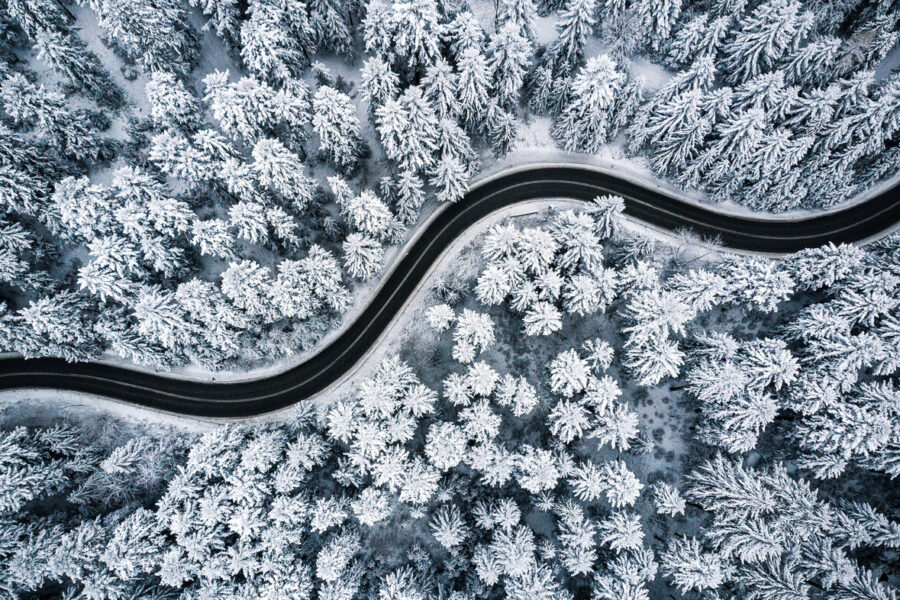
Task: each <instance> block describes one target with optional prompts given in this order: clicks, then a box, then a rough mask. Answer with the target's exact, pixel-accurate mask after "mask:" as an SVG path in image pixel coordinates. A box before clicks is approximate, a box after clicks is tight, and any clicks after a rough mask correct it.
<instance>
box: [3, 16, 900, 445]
mask: <svg viewBox="0 0 900 600" xmlns="http://www.w3.org/2000/svg"><path fill="white" fill-rule="evenodd" d="M81 4H83V5H82V6H80V7H78V8H77V9H70V8H68V7H67V6H66V5H64V4H61V3H58V2H52V1H49V0H10V1H9V2H8V3H7V4H6V5H5V6H4V8H3V10H2V11H0V29H2V31H3V37H2V41H0V44H2V52H0V109H2V114H0V120H2V123H0V146H2V150H0V188H2V189H0V207H2V214H0V219H2V220H0V228H2V231H4V232H8V234H4V236H3V242H2V243H3V248H2V252H0V281H2V282H3V285H4V286H5V288H4V290H3V294H4V306H3V309H2V313H0V321H2V331H3V332H4V334H3V335H4V337H3V339H4V343H3V347H4V349H9V350H15V351H19V352H22V353H24V354H26V355H28V356H35V355H41V354H52V355H58V356H64V357H66V358H68V359H71V360H82V359H86V358H90V357H94V356H97V355H98V353H102V352H104V351H111V352H113V353H115V354H118V355H120V356H122V357H125V358H127V359H129V360H132V361H136V362H139V363H142V364H147V365H153V366H156V367H166V368H167V367H170V366H172V365H175V364H180V363H184V362H186V361H189V362H194V363H199V364H203V365H205V366H218V365H222V364H224V363H226V362H228V361H233V360H234V359H235V358H236V357H237V356H238V355H239V354H240V353H241V352H243V353H244V354H245V356H246V357H248V358H249V359H251V360H252V359H253V358H255V357H259V358H262V359H271V358H273V357H275V356H278V355H282V354H285V353H290V352H293V351H295V350H296V349H297V348H305V347H308V346H309V344H310V343H312V342H313V341H314V340H315V339H316V338H317V337H318V336H319V335H320V334H321V333H322V332H323V331H324V330H326V329H327V328H328V327H329V326H330V324H331V323H332V322H333V317H335V316H336V315H337V314H338V313H340V312H342V310H343V309H344V308H346V307H347V305H348V297H347V295H348V292H347V285H349V284H350V282H351V281H352V280H368V279H372V278H374V277H376V276H377V275H378V274H379V273H380V272H381V270H382V269H383V266H384V262H385V258H384V257H385V252H386V246H387V245H390V244H396V243H398V242H400V241H401V240H402V239H403V236H404V233H405V231H406V229H407V227H408V226H409V225H411V224H412V223H413V222H415V221H416V219H417V218H418V216H419V213H420V211H421V210H422V207H423V206H424V204H425V202H426V199H427V198H430V197H433V198H435V199H437V200H438V201H441V202H452V201H457V200H459V199H460V198H462V196H463V195H464V194H465V193H466V191H467V190H468V187H469V184H470V181H471V179H472V177H473V176H474V175H475V174H476V173H477V172H478V170H479V168H480V163H481V160H482V159H483V157H484V154H485V151H487V150H490V151H492V152H493V153H495V154H497V155H502V154H505V153H506V152H508V151H509V150H510V149H511V148H513V147H514V145H515V143H516V140H517V138H518V137H519V130H520V129H521V126H522V123H523V122H527V121H528V120H529V119H530V118H531V113H535V114H546V115H549V116H550V117H551V118H552V126H551V128H550V131H551V133H552V135H553V137H554V138H555V139H556V140H557V142H558V144H559V145H560V147H562V148H564V149H566V150H569V151H573V152H587V153H596V152H600V151H601V149H602V147H603V146H604V144H607V143H610V142H615V143H620V142H621V143H623V144H624V145H625V147H626V148H628V151H629V152H631V153H633V154H636V155H637V154H640V155H646V157H647V158H648V159H649V162H650V164H651V166H652V168H653V169H654V171H655V172H656V173H657V174H659V175H660V176H665V177H668V178H671V179H673V180H674V181H676V182H677V183H679V184H680V185H683V186H685V187H687V188H703V189H705V190H706V191H708V192H709V194H710V196H711V197H713V198H715V199H718V200H726V199H727V200H738V201H740V202H744V203H746V204H748V205H750V206H752V207H755V208H760V209H765V210H782V209H787V208H793V207H796V206H807V207H823V206H829V205H831V204H834V203H837V202H840V201H842V200H843V199H845V198H847V197H849V196H850V195H852V194H853V193H855V192H856V191H858V190H860V189H863V188H865V187H867V186H871V185H872V184H874V183H876V182H877V181H880V180H882V179H884V178H885V177H887V176H889V175H890V174H892V172H893V169H894V165H895V164H896V163H897V160H896V158H897V141H898V140H897V135H898V128H900V119H898V118H897V115H898V114H900V113H898V106H900V104H898V101H900V93H898V91H900V86H898V80H897V77H896V75H891V74H890V73H889V72H888V71H889V69H887V68H885V67H884V59H885V58H886V57H887V56H888V55H889V53H890V51H891V49H892V48H895V47H896V44H897V40H898V31H897V18H898V13H897V9H896V6H893V5H892V4H891V3H890V2H858V1H852V2H827V1H822V2H816V3H815V4H814V5H810V6H806V5H803V4H802V3H800V2H799V1H798V0H768V1H759V2H705V1H704V2H699V1H698V2H694V1H685V0H641V1H634V2H606V1H604V2H599V1H598V0H568V1H566V2H562V1H558V0H541V1H539V2H534V1H533V0H498V1H497V2H496V3H494V5H493V6H492V7H490V8H492V9H493V10H490V8H488V9H487V10H486V11H482V10H481V7H479V6H475V5H472V6H470V5H468V4H465V3H452V2H439V1H436V0H421V1H420V2H389V1H386V0H371V1H368V2H363V1H362V0H353V1H352V2H349V3H341V4H338V3H335V2H333V1H332V0H309V1H306V2H300V1H294V0H291V1H288V2H273V1H271V0H253V1H251V2H250V3H249V4H247V5H246V6H245V5H243V4H240V3H237V2H235V1H234V0H208V1H204V2H193V1H191V2H189V3H188V4H187V5H183V4H178V3H173V2H171V1H169V0H158V1H157V0H154V1H153V2H148V1H146V0H134V1H132V0H129V1H128V2H123V1H120V0H102V1H101V0H97V1H93V0H91V1H87V2H84V3H81ZM486 8H487V7H486ZM85 11H90V13H91V14H92V17H91V18H96V22H97V26H98V29H99V32H100V36H101V37H102V41H103V42H104V44H105V45H106V47H107V48H109V49H110V50H111V52H108V53H107V52H101V53H100V54H102V55H103V56H102V58H103V60H102V61H101V57H100V56H98V54H97V53H95V52H94V51H92V50H91V49H90V48H96V47H97V46H96V45H94V44H93V40H88V39H86V38H84V35H85V31H86V30H79V28H80V26H81V24H82V22H83V20H84V18H85V15H86V12H85ZM198 13H202V15H203V17H204V19H205V20H206V21H207V23H206V26H207V27H208V28H210V29H211V30H212V31H214V32H215V34H216V35H217V36H219V38H221V41H222V43H224V48H223V49H221V50H223V52H224V53H225V54H230V58H231V59H232V64H233V65H234V67H236V68H232V69H231V71H228V70H226V69H219V70H211V69H209V68H208V67H206V66H204V67H203V69H202V73H203V75H202V76H201V75H199V73H200V71H201V70H200V69H198V68H197V67H198V65H199V64H201V62H202V60H203V58H204V57H203V56H202V52H201V44H200V40H201V35H200V33H199V32H198V31H197V30H196V29H195V27H194V25H193V24H192V23H193V21H192V19H194V18H195V17H197V16H199V15H198ZM485 15H486V16H487V17H490V18H485ZM548 15H552V17H553V18H552V20H543V19H541V17H545V16H548ZM548 25H553V27H554V32H550V33H551V35H550V37H549V41H547V43H546V44H542V43H539V42H538V40H545V41H546V40H548V36H547V35H546V34H547V33H548V32H547V31H539V29H540V28H547V27H548ZM598 45H599V47H600V48H601V49H602V50H601V51H600V52H597V51H596V50H595V48H596V47H597V46H598ZM89 46H90V48H89ZM97 52H100V51H99V50H98V51H97ZM107 54H113V55H114V56H111V57H110V56H107ZM334 54H336V55H340V56H341V57H344V58H350V59H356V58H358V62H359V78H358V85H356V80H355V78H354V81H352V82H349V83H348V81H346V80H345V79H344V78H343V77H335V76H334V75H332V74H331V72H330V71H329V69H328V68H326V67H325V66H324V65H323V64H322V63H321V62H317V60H318V57H319V56H326V55H334ZM32 56H33V57H34V58H35V59H36V60H37V61H38V63H41V64H45V65H47V66H49V67H50V69H51V70H52V71H53V73H54V76H53V77H48V76H45V73H44V72H43V71H38V70H37V67H36V66H34V64H35V63H34V61H31V59H30V57H32ZM639 59H640V60H639ZM644 59H649V60H651V61H653V62H656V63H661V64H664V65H665V66H666V67H667V68H668V69H670V70H671V71H672V73H673V76H672V77H671V78H668V80H667V81H666V82H664V84H663V85H662V87H661V88H659V89H655V90H654V91H653V92H652V93H650V92H649V91H647V90H645V89H644V86H643V84H642V82H641V78H640V77H639V76H638V75H639V73H640V71H641V69H640V68H639V64H641V61H642V60H644ZM110 60H119V61H121V62H123V63H124V64H125V65H127V67H123V69H121V72H122V74H123V75H125V76H126V79H132V78H133V77H141V78H142V80H143V84H142V85H139V86H131V88H129V90H130V91H132V92H134V91H136V93H138V94H143V95H144V96H145V98H126V94H125V93H124V91H123V90H122V89H121V85H122V84H121V81H120V82H119V83H116V82H115V81H117V77H118V75H116V76H115V77H113V76H112V75H110V73H109V72H107V70H106V69H107V67H105V66H104V65H109V64H111V63H110V62H109V61H110ZM217 64H219V63H217ZM132 67H133V68H132ZM45 70H46V69H45ZM210 71H212V72H210ZM126 100H127V101H128V102H126ZM145 101H146V102H145ZM135 108H139V109H140V110H139V111H135ZM138 112H144V113H145V114H143V115H141V116H139V115H138ZM370 144H374V146H377V147H371V146H370ZM370 159H372V160H370ZM605 210H608V211H612V212H615V210H617V209H615V208H614V207H613V208H609V207H607V209H605ZM587 218H588V217H585V216H575V215H573V214H568V213H563V214H561V215H560V216H559V218H558V220H557V222H556V223H555V224H554V225H553V226H552V227H551V228H550V229H548V230H547V231H543V232H539V231H525V232H521V233H520V234H519V235H520V236H521V237H522V239H521V240H519V241H516V242H515V245H516V246H517V247H516V249H515V250H514V251H513V250H510V249H508V250H498V251H497V252H498V253H497V255H496V256H495V257H492V264H491V266H490V269H488V270H486V271H485V273H484V275H483V277H482V281H481V282H480V283H479V290H478V293H479V295H480V297H481V298H482V300H484V301H486V302H487V303H488V304H496V303H499V302H501V301H503V300H504V299H506V298H510V299H511V302H512V305H513V306H514V308H515V310H517V311H519V312H522V313H524V314H526V322H525V327H526V330H527V332H528V333H529V334H530V335H535V334H544V335H546V334H548V333H550V332H553V331H558V330H559V328H560V327H561V326H562V317H563V315H564V314H569V315H577V316H583V315H586V314H591V313H594V312H596V311H598V310H601V309H602V308H604V307H605V306H606V305H608V304H609V303H610V302H613V301H614V300H615V299H616V298H620V299H622V300H623V301H624V302H625V303H626V304H627V312H628V315H629V318H630V319H631V321H630V322H629V327H631V328H633V329H632V330H630V333H629V336H628V337H629V341H628V345H627V349H628V353H629V359H628V360H629V361H630V363H631V364H632V365H633V367H634V368H635V370H636V371H638V372H640V373H641V374H640V377H641V378H642V380H643V381H645V382H648V383H649V382H652V381H654V380H656V381H658V380H659V378H660V377H661V376H663V375H673V374H674V373H675V372H676V370H677V369H678V368H680V366H681V365H682V363H683V362H684V357H683V356H682V354H683V351H682V350H681V349H680V348H679V347H678V344H677V343H676V339H675V338H677V337H679V336H681V335H682V334H683V332H682V331H681V329H680V327H681V325H680V324H679V321H681V320H684V322H686V321H687V320H689V319H690V318H692V317H693V314H694V313H695V312H696V310H695V309H697V308H698V306H697V305H695V304H693V303H692V302H684V297H685V296H686V295H687V296H689V295H690V294H691V293H693V292H692V290H691V289H690V286H691V285H692V284H693V283H694V282H692V281H681V282H680V283H679V282H677V281H676V282H672V283H671V284H666V285H660V286H656V288H657V289H656V291H654V292H652V293H647V294H639V295H636V296H635V294H634V290H635V289H637V288H635V287H634V286H625V287H627V289H628V290H630V291H626V292H625V293H621V292H620V291H619V290H620V289H625V288H624V287H623V286H622V285H621V284H622V282H621V281H617V280H616V277H615V273H613V272H612V271H611V270H609V269H608V268H606V267H604V266H603V265H602V264H600V263H597V264H594V263H593V262H591V261H592V260H593V259H592V258H591V257H590V256H589V255H590V254H591V253H594V252H598V251H599V248H600V245H599V244H595V245H594V246H591V247H587V246H585V247H580V248H576V247H575V246H573V244H577V243H580V241H578V240H577V238H578V236H579V235H581V234H579V233H578V231H580V229H582V228H584V227H586V226H588V224H587V223H586V222H582V221H584V220H585V219H587ZM592 218H593V219H594V220H595V221H596V220H597V219H598V217H597V215H596V214H595V215H593V217H592ZM604 218H607V219H608V218H609V217H604ZM591 227H595V228H596V229H597V231H596V233H597V237H598V239H600V240H603V239H604V238H605V236H606V235H609V234H610V233H611V232H609V231H606V232H604V231H603V230H602V229H603V227H604V226H603V225H602V224H597V225H594V226H591ZM498 235H502V233H501V232H498ZM585 239H586V238H585ZM572 240H576V241H572ZM504 253H506V254H504ZM579 253H584V257H578V256H577V255H579ZM333 257H337V261H339V262H337V263H335V258H333ZM573 257H574V258H573ZM301 265H302V266H301ZM516 265H518V266H516ZM644 266H646V265H643V264H642V263H639V264H637V266H636V267H634V268H635V269H637V270H638V271H640V270H641V269H643V268H644ZM733 268H734V269H749V271H748V272H755V271H756V270H758V269H762V268H764V267H762V266H760V265H756V264H753V263H752V262H750V263H745V264H744V263H742V264H740V265H738V264H735V265H734V266H733ZM645 275H646V273H643V274H642V273H635V277H636V279H635V280H634V281H636V282H638V283H637V284H636V285H638V286H639V285H641V284H640V282H642V281H650V280H651V279H652V277H650V276H646V277H645ZM697 276H698V277H705V276H707V274H705V273H698V275H697ZM709 276H710V277H713V276H712V275H709ZM685 277H689V276H688V275H685ZM776 279H777V278H776ZM776 279H771V280H769V281H768V284H770V285H771V286H773V287H772V288H771V289H766V290H756V293H758V294H763V295H765V294H771V297H770V298H769V299H768V300H766V299H765V298H757V297H754V294H753V293H752V292H751V291H750V290H745V291H740V290H736V289H735V290H728V289H726V290H722V291H721V294H720V295H721V298H715V297H714V296H715V295H716V292H709V293H710V294H712V296H710V297H708V298H705V299H704V300H703V301H704V302H713V303H721V302H726V300H728V298H729V297H730V296H732V295H733V294H737V295H738V296H740V297H742V298H745V299H747V301H748V302H751V303H759V302H769V303H770V304H771V302H774V300H773V299H774V298H777V297H778V289H777V288H778V286H779V285H783V284H784V282H783V281H778V280H776ZM732 280H733V281H738V280H739V278H738V277H734V278H732ZM676 285H680V286H687V288H686V289H685V290H676V289H669V287H671V286H676ZM728 285H732V284H728ZM728 285H726V287H728ZM733 285H738V284H737V283H735V284H733ZM310 286H312V287H310ZM667 286H668V287H667ZM191 293H196V294H197V296H196V297H195V298H193V300H194V301H193V302H192V303H191V304H190V306H181V305H180V303H181V302H182V301H181V300H179V298H188V297H190V294H191ZM632 296H635V297H634V298H632ZM729 301H730V300H729ZM685 304H687V305H688V306H687V307H685ZM701 304H702V303H701ZM702 310H706V309H702ZM656 313H662V314H664V317H660V318H661V319H662V321H661V320H660V319H657V318H656V317H654V314H656ZM664 321H665V322H664ZM51 322H52V323H54V324H55V325H59V326H61V328H62V329H66V328H69V329H71V330H72V331H73V332H78V333H77V335H73V336H71V338H69V339H66V340H55V339H53V331H54V327H48V326H47V323H51ZM42 332H43V333H42ZM647 349H652V350H653V351H652V352H650V351H646V350H647ZM648 356H651V357H654V358H652V359H648V358H647V357H648ZM732 362H734V361H732ZM761 393H762V392H761ZM766 393H768V392H765V393H763V395H762V396H760V397H759V398H756V399H757V400H760V401H762V398H763V397H767V396H765V394H766ZM767 402H768V401H767ZM761 407H762V405H761V406H760V408H761ZM741 435H745V436H746V435H747V434H746V433H743V434H741ZM748 439H749V438H748Z"/></svg>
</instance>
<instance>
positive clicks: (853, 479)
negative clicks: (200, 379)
mask: <svg viewBox="0 0 900 600" xmlns="http://www.w3.org/2000/svg"><path fill="white" fill-rule="evenodd" d="M620 210H621V199H618V198H614V197H606V198H599V199H598V201H597V203H596V206H595V207H593V208H592V209H591V210H590V211H586V212H574V211H571V210H557V211H551V212H550V213H543V214H542V215H539V216H537V217H533V218H531V219H530V220H526V221H522V220H521V219H520V220H518V221H505V222H500V223H498V224H496V225H494V226H493V227H491V228H490V230H489V231H488V232H487V233H486V234H485V235H484V236H483V237H482V238H481V239H480V241H479V243H478V246H477V247H478V252H479V254H480V256H481V257H482V258H483V264H482V265H481V266H480V267H479V268H478V269H477V272H475V273H473V274H471V277H466V276H464V275H461V274H459V273H449V274H447V275H446V276H445V277H441V278H440V279H439V280H438V282H437V283H436V285H435V286H434V288H433V289H432V290H431V294H430V297H429V299H428V300H427V303H426V305H425V306H423V307H422V309H423V310H424V311H425V318H424V319H423V320H424V321H425V322H426V323H427V326H428V328H429V330H428V331H427V332H420V333H417V334H415V335H414V336H413V338H412V340H411V342H412V347H411V348H410V350H409V351H405V352H401V354H399V355H391V356H387V357H385V358H384V359H383V360H382V361H381V362H380V363H379V364H377V365H376V366H374V368H373V369H371V370H370V372H369V373H368V374H367V376H366V377H365V379H364V380H362V381H358V382H357V384H356V385H354V389H353V392H352V393H350V394H347V395H344V396H343V397H340V398H338V399H336V400H335V401H332V402H328V403H324V404H321V403H320V404H312V403H309V404H302V405H300V406H299V407H298V409H297V410H296V411H294V412H293V413H292V415H291V416H290V418H288V419H281V420H280V421H278V422H274V423H269V424H255V425H232V426H216V427H214V428H212V429H211V430H209V431H208V432H206V433H203V434H191V433H184V432H181V433H179V432H177V431H170V430H164V429H161V428H150V429H144V430H137V431H134V430H127V431H118V432H117V431H115V429H114V428H112V430H110V429H111V428H108V427H107V428H106V429H104V428H102V427H101V428H97V427H96V425H95V426H93V429H92V428H91V427H86V426H85V425H83V424H77V423H75V424H71V423H70V424H65V423H61V422H58V423H55V424H50V423H47V424H43V425H39V426H34V425H32V426H30V427H25V426H21V425H20V426H13V423H12V422H11V420H9V419H7V424H6V427H5V428H4V430H3V432H2V434H0V479H2V481H3V485H2V488H0V511H2V512H0V515H2V520H0V536H2V537H0V540H2V543H0V565H2V568H0V590H2V591H3V592H4V593H5V594H7V596H8V597H10V598H89V599H96V600H106V599H120V598H135V599H137V598H155V599H164V598H184V599H190V600H194V599H213V598H215V599H235V600H237V599H255V598H266V599H307V598H327V599H338V598H342V599H347V600H350V599H354V598H359V599H365V598H378V599H379V600H425V599H428V600H431V599H434V600H443V599H453V600H476V599H494V598H511V599H515V600H570V599H575V598H591V599H592V600H622V599H635V600H643V599H645V600H651V599H652V600H656V599H660V598H676V599H680V598H708V599H714V598H742V599H744V598H745V599H748V600H818V599H826V598H828V599H832V598H836V599H840V600H895V599H896V598H897V597H898V593H897V589H898V583H900V569H898V565H900V519H898V516H900V511H898V507H900V497H898V492H900V488H898V487H897V485H896V481H897V476H898V475H900V444H898V441H900V389H898V387H897V383H896V372H897V367H898V363H897V357H898V356H900V352H898V350H900V348H898V345H900V335H898V333H897V332H898V327H897V324H898V321H897V311H898V306H900V296H898V294H897V282H896V279H897V273H898V272H900V250H898V244H900V236H894V237H892V238H888V239H886V240H884V241H883V242H881V243H878V244H875V245H871V246H869V247H867V248H865V249H860V248H857V247H853V246H840V247H826V248H822V249H817V250H810V251H804V252H801V253H799V254H797V255H794V256H791V257H788V258H786V259H784V260H780V261H773V260H767V259H757V258H746V257H742V258H733V257H732V258H726V259H724V260H722V259H721V257H715V256H713V255H710V254H709V253H708V252H707V251H703V250H698V249H697V247H696V246H672V245H663V244H658V243H654V242H653V241H652V240H650V239H648V238H645V237H639V236H635V235H634V234H633V233H631V232H629V231H627V230H623V222H622V219H621V217H620V215H619V212H620ZM587 240H589V241H590V242H589V243H586V241H587ZM650 349H652V350H650ZM20 420H21V419H20ZM97 429H100V431H101V433H102V434H103V435H98V434H97V431H96V430H97Z"/></svg>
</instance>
